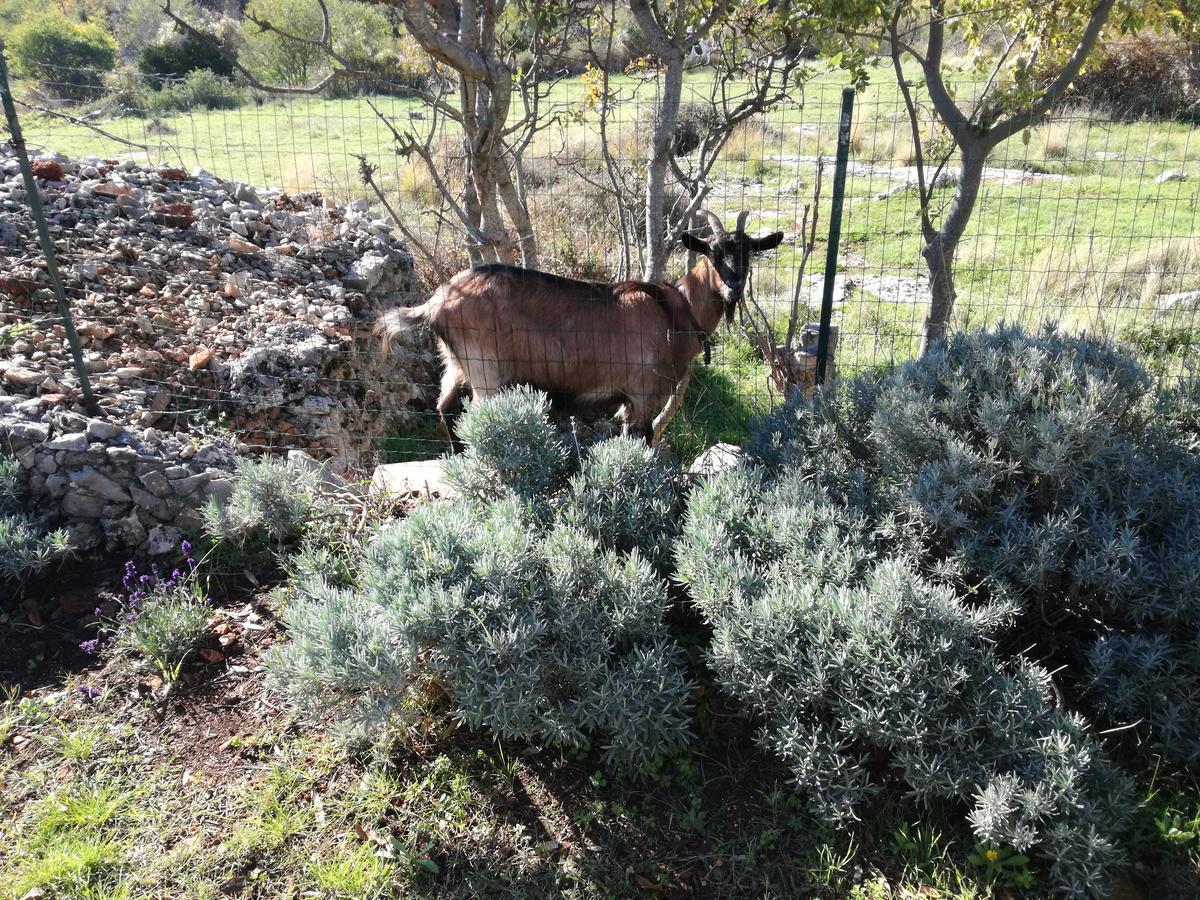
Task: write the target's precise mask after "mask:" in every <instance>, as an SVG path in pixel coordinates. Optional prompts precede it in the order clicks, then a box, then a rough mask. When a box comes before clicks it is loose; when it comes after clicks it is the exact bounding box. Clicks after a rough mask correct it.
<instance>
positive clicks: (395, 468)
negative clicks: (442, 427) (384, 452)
mask: <svg viewBox="0 0 1200 900" xmlns="http://www.w3.org/2000/svg"><path fill="white" fill-rule="evenodd" d="M369 493H370V495H371V496H382V495H387V494H393V495H402V494H425V495H429V496H432V495H435V494H436V495H437V496H439V497H444V498H448V497H453V496H455V492H454V489H453V488H451V487H450V485H449V484H447V483H446V480H445V474H444V462H443V460H440V459H426V460H420V461H416V462H402V463H389V464H388V465H384V466H376V467H375V472H374V474H372V475H371V487H370V490H369Z"/></svg>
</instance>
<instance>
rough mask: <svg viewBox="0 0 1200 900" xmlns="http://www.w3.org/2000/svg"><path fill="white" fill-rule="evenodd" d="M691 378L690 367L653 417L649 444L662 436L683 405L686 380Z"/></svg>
mask: <svg viewBox="0 0 1200 900" xmlns="http://www.w3.org/2000/svg"><path fill="white" fill-rule="evenodd" d="M691 380H692V367H691V366H689V367H688V370H687V371H686V372H685V373H684V375H683V378H681V379H680V380H679V384H677V385H675V390H674V391H673V392H672V393H671V396H670V397H668V398H667V404H666V406H664V407H663V409H662V412H660V413H659V414H658V416H657V417H656V418H655V419H654V424H653V425H652V426H651V430H650V446H652V447H653V446H655V445H656V444H657V443H658V442H659V439H660V438H662V436H663V432H664V431H666V430H667V426H668V425H670V424H671V420H672V419H673V418H675V413H677V412H679V407H680V406H682V405H683V395H684V394H685V393H687V388H688V382H689V381H691Z"/></svg>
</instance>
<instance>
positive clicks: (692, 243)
mask: <svg viewBox="0 0 1200 900" xmlns="http://www.w3.org/2000/svg"><path fill="white" fill-rule="evenodd" d="M780 237H782V235H780ZM679 241H680V243H682V244H683V246H684V247H686V248H687V249H688V250H691V251H692V252H693V253H699V254H701V255H703V256H708V254H709V252H710V250H711V248H710V247H709V246H708V241H706V240H705V239H704V238H702V237H696V235H694V234H692V233H691V232H690V231H685V232H683V234H681V235H679Z"/></svg>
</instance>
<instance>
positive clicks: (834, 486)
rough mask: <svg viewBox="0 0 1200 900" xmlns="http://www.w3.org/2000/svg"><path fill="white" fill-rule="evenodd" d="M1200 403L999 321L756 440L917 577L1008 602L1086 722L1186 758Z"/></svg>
mask: <svg viewBox="0 0 1200 900" xmlns="http://www.w3.org/2000/svg"><path fill="white" fill-rule="evenodd" d="M1198 392H1200V388H1197V385H1196V384H1195V383H1185V384H1183V385H1181V386H1179V387H1177V388H1174V389H1172V390H1170V391H1167V392H1166V393H1165V394H1162V395H1157V394H1156V392H1155V391H1154V390H1153V389H1152V383H1151V379H1150V377H1149V375H1148V374H1147V372H1146V370H1145V369H1144V368H1143V367H1142V366H1141V365H1140V364H1139V363H1138V362H1137V361H1136V360H1135V359H1134V358H1133V357H1132V356H1130V355H1128V354H1126V353H1125V352H1123V351H1121V350H1120V349H1118V348H1117V347H1115V346H1113V345H1111V344H1108V343H1106V342H1103V341H1099V340H1094V339H1087V338H1080V337H1075V336H1071V335H1066V334H1062V333H1059V332H1056V331H1054V330H1052V329H1049V330H1046V331H1045V332H1043V333H1041V334H1036V335H1034V334H1028V333H1026V332H1024V331H1022V330H1020V329H1018V328H1007V329H1003V330H1000V331H997V332H993V333H972V334H966V335H959V336H956V337H954V338H952V339H951V340H950V341H949V342H947V344H946V345H945V346H944V347H941V348H939V349H935V350H934V352H932V353H930V354H927V355H926V356H925V357H923V358H921V359H919V360H915V361H912V362H910V363H907V364H905V365H902V366H899V367H896V368H895V369H893V370H891V371H889V372H887V373H885V374H883V375H879V376H874V375H871V376H862V377H859V378H855V379H852V380H850V381H848V382H847V383H846V384H844V385H843V386H842V387H841V388H839V389H837V390H834V391H831V392H828V393H825V394H823V395H821V396H820V397H818V398H817V399H816V400H814V401H813V402H811V403H801V404H795V405H792V406H788V407H784V408H782V409H781V410H780V411H778V412H777V413H776V414H774V415H773V416H772V417H771V418H770V419H769V420H768V421H767V422H766V423H765V425H764V427H763V428H762V429H761V430H760V432H759V434H758V437H757V440H756V443H755V448H756V451H757V453H758V455H759V457H760V458H761V459H762V460H763V461H764V462H766V463H767V464H768V466H770V467H772V468H775V469H777V470H780V469H786V470H790V471H799V472H803V473H806V474H807V475H808V476H809V477H811V478H813V479H815V480H817V481H819V482H820V483H821V484H823V485H825V486H826V488H827V489H828V490H829V491H831V492H832V493H833V494H834V495H836V496H838V497H840V498H842V499H845V500H846V501H847V502H849V503H852V504H853V505H854V506H855V507H856V508H857V509H860V510H862V511H863V512H864V514H865V515H867V516H868V517H869V518H870V520H871V522H872V528H873V530H874V531H875V532H876V537H877V538H878V539H879V541H880V542H881V543H882V545H884V546H886V547H887V548H888V550H889V552H893V553H898V554H903V555H905V556H907V557H908V558H910V559H912V560H913V561H914V564H915V565H917V566H918V567H919V569H920V571H921V572H923V573H924V574H926V575H928V576H930V577H932V578H934V579H935V580H938V581H940V582H942V583H946V584H949V585H951V586H953V587H955V589H956V590H958V591H959V592H960V594H962V595H964V596H966V595H970V596H972V597H976V598H987V599H991V600H993V601H995V602H1010V603H1013V604H1015V605H1016V607H1017V608H1018V609H1019V611H1020V614H1019V615H1018V616H1017V617H1016V618H1015V619H1014V624H1013V626H1012V628H1011V629H1007V630H1006V631H1005V632H1004V634H1005V635H1012V639H1013V640H1014V641H1017V640H1020V641H1024V642H1025V646H1029V645H1034V646H1035V647H1036V648H1037V651H1038V653H1039V654H1040V655H1041V656H1042V657H1043V658H1045V659H1047V660H1048V661H1049V662H1050V663H1051V664H1052V665H1053V666H1054V667H1062V671H1063V676H1062V678H1063V687H1064V688H1065V689H1068V690H1069V691H1070V692H1071V694H1072V695H1073V696H1078V695H1082V696H1083V698H1084V699H1085V700H1086V702H1087V706H1086V709H1087V710H1088V711H1089V712H1090V713H1091V714H1093V715H1095V716H1096V717H1098V718H1100V719H1102V720H1104V721H1105V722H1106V723H1109V724H1113V725H1124V724H1129V723H1138V724H1139V727H1142V728H1145V729H1147V731H1148V732H1149V734H1150V736H1152V737H1153V738H1154V739H1155V740H1156V741H1157V744H1158V746H1159V748H1160V749H1161V750H1162V751H1163V752H1164V753H1166V754H1167V755H1168V756H1170V757H1173V758H1175V759H1177V760H1182V761H1185V762H1197V761H1200V727H1196V725H1195V723H1196V722H1198V721H1200V651H1197V647H1198V646H1200V457H1198V456H1197V453H1196V448H1197V438H1196V435H1197V433H1198V430H1197V423H1200V415H1198V414H1197V410H1198V409H1200V402H1198V400H1197V398H1198V396H1200V393H1198ZM1018 635H1019V636H1018Z"/></svg>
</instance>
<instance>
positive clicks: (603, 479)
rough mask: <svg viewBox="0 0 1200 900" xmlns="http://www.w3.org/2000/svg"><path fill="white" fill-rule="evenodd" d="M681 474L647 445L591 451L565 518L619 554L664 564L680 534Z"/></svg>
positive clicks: (630, 441)
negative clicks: (639, 555)
mask: <svg viewBox="0 0 1200 900" xmlns="http://www.w3.org/2000/svg"><path fill="white" fill-rule="evenodd" d="M680 477H681V476H680V473H679V472H678V470H676V469H673V468H671V467H670V466H667V465H665V464H663V463H662V462H660V461H659V459H658V456H657V454H656V453H655V451H654V450H653V449H651V448H650V447H649V446H648V445H647V444H646V442H645V441H641V440H637V439H636V438H626V437H618V438H612V439H610V440H607V441H602V442H600V443H599V444H595V445H593V446H592V447H591V448H589V449H588V451H587V453H586V455H585V457H584V459H583V462H582V464H581V467H580V471H579V472H578V473H576V474H575V475H573V476H572V477H571V479H570V485H569V487H568V490H567V492H566V497H565V499H564V509H563V514H562V517H563V520H564V521H566V522H570V523H572V524H575V525H578V526H579V527H580V528H582V529H583V530H585V531H587V532H588V533H590V534H593V535H595V536H596V537H597V538H598V539H599V540H600V541H601V542H602V543H604V545H605V546H607V547H612V548H614V549H616V550H621V551H626V552H628V551H630V550H634V549H635V548H636V549H638V550H640V551H641V552H642V553H643V554H645V555H646V556H647V557H648V558H649V559H650V560H651V561H653V562H665V561H666V560H667V557H668V554H669V552H670V549H671V544H672V542H673V541H674V540H675V537H676V535H677V534H678V532H679V521H680V518H681V514H682V509H681V503H680V497H681V496H682V484H681V482H680Z"/></svg>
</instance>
